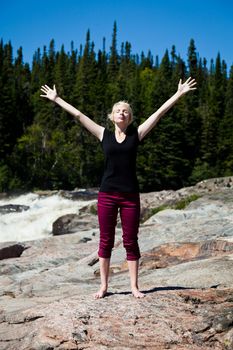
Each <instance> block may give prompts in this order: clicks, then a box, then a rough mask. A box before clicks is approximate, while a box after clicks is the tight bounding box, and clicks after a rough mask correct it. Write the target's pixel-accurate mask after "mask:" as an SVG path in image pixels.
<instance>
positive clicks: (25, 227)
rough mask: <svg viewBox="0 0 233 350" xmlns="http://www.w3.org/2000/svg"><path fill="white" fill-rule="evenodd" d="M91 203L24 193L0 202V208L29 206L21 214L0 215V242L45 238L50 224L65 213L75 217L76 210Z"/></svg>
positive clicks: (57, 196)
mask: <svg viewBox="0 0 233 350" xmlns="http://www.w3.org/2000/svg"><path fill="white" fill-rule="evenodd" d="M94 202H95V200H72V199H67V198H64V197H62V196H61V195H59V194H53V195H50V196H39V195H38V194H35V193H28V194H24V195H20V196H18V197H12V198H4V199H1V200H0V206H3V205H8V204H13V205H18V204H19V205H24V206H29V209H28V210H25V211H22V212H11V213H7V214H0V242H9V241H28V240H35V239H38V238H44V237H48V236H49V235H50V234H51V232H52V224H53V222H54V221H55V220H56V219H58V218H59V217H60V216H62V215H65V214H78V212H79V209H80V208H82V207H84V206H86V205H88V204H90V203H94Z"/></svg>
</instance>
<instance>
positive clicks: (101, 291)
mask: <svg viewBox="0 0 233 350" xmlns="http://www.w3.org/2000/svg"><path fill="white" fill-rule="evenodd" d="M106 294H107V288H106V287H105V286H103V287H100V289H99V291H98V292H97V293H95V294H94V298H95V299H101V298H104V297H105V296H106Z"/></svg>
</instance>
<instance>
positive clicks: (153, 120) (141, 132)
mask: <svg viewBox="0 0 233 350" xmlns="http://www.w3.org/2000/svg"><path fill="white" fill-rule="evenodd" d="M195 85H196V82H195V79H192V78H188V79H187V80H186V82H184V83H183V84H182V81H181V79H180V81H179V84H178V90H177V92H176V93H175V94H174V95H173V96H172V97H171V98H169V100H167V101H166V102H165V103H164V104H163V105H162V106H161V107H160V108H159V109H158V110H157V111H156V112H155V113H153V114H152V115H151V116H150V117H149V118H147V119H146V120H145V121H144V122H143V123H142V124H141V125H139V127H138V136H139V140H142V139H143V138H144V137H145V136H146V135H147V134H148V132H149V131H150V130H151V129H153V127H154V126H155V125H156V124H157V123H158V121H159V119H160V118H161V117H162V116H163V115H164V114H165V113H166V112H167V111H168V110H169V109H170V108H171V107H172V106H173V105H174V104H175V103H176V102H177V101H178V100H179V98H180V97H181V96H183V95H185V94H186V93H187V92H189V91H191V90H195V89H196V87H195Z"/></svg>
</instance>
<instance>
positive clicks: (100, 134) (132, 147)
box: [41, 78, 196, 299]
mask: <svg viewBox="0 0 233 350" xmlns="http://www.w3.org/2000/svg"><path fill="white" fill-rule="evenodd" d="M195 85H196V82H195V80H194V79H191V78H188V80H187V81H186V82H184V83H183V84H182V81H181V80H180V81H179V84H178V90H177V92H176V93H175V94H174V95H173V96H172V97H171V98H170V99H169V100H167V101H166V102H165V103H164V104H163V105H162V106H161V107H160V108H159V109H158V110H157V111H156V112H155V113H153V114H152V115H151V116H150V117H149V118H148V119H146V120H145V121H144V122H143V123H142V124H141V125H139V126H138V128H135V127H132V126H131V125H130V124H131V122H132V120H133V113H132V109H131V107H130V105H129V104H128V103H127V102H125V101H120V102H118V103H116V104H115V105H114V106H113V108H112V113H111V114H110V115H109V118H110V119H111V120H112V122H113V124H114V127H115V130H114V132H111V131H109V130H107V129H106V128H104V127H103V126H101V125H98V124H97V123H95V122H94V121H93V120H92V119H90V118H89V117H87V116H86V115H85V114H83V113H82V112H80V111H79V110H77V109H76V108H74V107H73V106H71V105H70V104H68V103H67V102H65V101H64V100H62V99H61V98H60V97H59V96H58V95H57V91H56V87H55V85H54V86H53V89H50V87H49V86H47V85H44V86H42V87H41V91H42V92H43V93H44V95H41V97H45V98H47V99H49V100H51V101H53V102H55V103H56V104H58V105H59V106H61V107H62V108H63V109H64V110H65V111H67V112H68V113H70V114H71V115H73V116H74V117H75V118H77V119H78V120H79V121H80V123H81V124H82V125H83V126H84V127H85V128H86V129H87V130H89V131H90V132H91V133H92V134H93V135H94V136H96V137H97V139H98V140H99V141H100V142H101V143H102V148H103V152H104V156H105V170H104V175H103V178H102V181H101V186H100V191H99V194H98V218H99V226H100V242H99V251H98V255H99V262H100V277H101V286H100V289H99V291H98V292H97V293H96V294H95V295H94V297H95V299H99V298H103V297H104V296H105V295H106V293H107V289H108V275H109V266H110V258H111V252H112V248H113V246H114V238H115V227H116V220H117V215H118V210H119V212H120V217H121V223H122V230H123V245H124V248H125V249H126V256H127V261H128V267H129V274H130V284H131V290H132V294H133V296H134V297H135V298H143V297H144V296H145V295H144V294H143V293H141V292H140V291H139V289H138V266H139V258H140V251H139V246H138V227H139V216H140V198H139V188H138V182H137V177H136V155H137V147H138V145H139V143H140V141H141V140H142V139H143V138H144V137H145V136H146V135H147V134H148V132H149V131H150V130H151V129H152V128H153V127H154V126H155V125H156V124H157V123H158V121H159V119H160V118H161V117H162V116H163V115H164V114H165V113H166V112H167V111H168V110H169V109H170V108H171V107H172V106H173V105H174V104H175V103H176V102H177V101H178V100H179V98H180V97H181V96H183V95H184V94H186V93H187V92H189V91H191V90H195V89H196V87H195Z"/></svg>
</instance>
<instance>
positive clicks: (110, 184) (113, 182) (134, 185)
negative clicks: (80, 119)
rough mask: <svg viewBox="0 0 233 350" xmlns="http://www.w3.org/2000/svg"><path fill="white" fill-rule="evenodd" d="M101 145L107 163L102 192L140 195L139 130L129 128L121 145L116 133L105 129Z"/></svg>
mask: <svg viewBox="0 0 233 350" xmlns="http://www.w3.org/2000/svg"><path fill="white" fill-rule="evenodd" d="M101 143H102V148H103V152H104V157H105V163H104V174H103V178H102V181H101V186H100V191H101V192H129V193H138V192H139V186H138V180H137V176H136V157H137V148H138V145H139V143H140V141H139V139H138V131H137V128H135V127H133V126H129V127H128V128H127V131H126V137H125V139H124V141H123V142H121V143H119V142H117V140H116V137H115V132H112V131H109V130H107V129H105V130H104V135H103V140H102V142H101Z"/></svg>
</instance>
